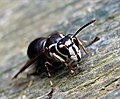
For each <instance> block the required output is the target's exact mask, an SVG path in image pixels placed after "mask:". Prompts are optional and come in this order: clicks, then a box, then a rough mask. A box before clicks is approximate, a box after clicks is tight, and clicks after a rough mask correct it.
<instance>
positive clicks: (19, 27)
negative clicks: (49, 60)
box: [0, 0, 120, 99]
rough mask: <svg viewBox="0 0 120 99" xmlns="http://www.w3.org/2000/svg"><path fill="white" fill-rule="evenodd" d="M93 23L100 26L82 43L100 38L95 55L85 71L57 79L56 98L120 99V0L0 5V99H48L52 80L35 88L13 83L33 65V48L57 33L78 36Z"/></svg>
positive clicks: (25, 0)
mask: <svg viewBox="0 0 120 99" xmlns="http://www.w3.org/2000/svg"><path fill="white" fill-rule="evenodd" d="M92 19H96V23H95V24H94V25H92V26H89V27H88V28H86V29H84V30H83V31H82V32H81V34H80V35H78V38H80V39H85V40H88V41H89V40H92V39H93V38H94V37H95V36H96V35H98V36H99V37H100V38H101V39H100V40H99V41H98V42H96V43H95V44H93V45H91V46H89V47H87V50H88V51H89V53H90V55H89V56H88V57H87V58H84V61H82V63H81V64H80V65H78V68H80V69H82V72H79V69H77V70H78V71H77V70H76V74H75V76H74V77H71V76H70V75H69V73H68V72H67V73H66V71H67V69H66V71H61V72H60V73H58V74H57V75H54V78H53V82H54V83H55V87H56V91H55V93H54V96H53V99H66V98H68V99H85V98H88V97H89V98H91V99H93V98H109V99H110V97H112V98H111V99H113V98H118V97H120V89H119V88H120V87H119V84H120V67H119V66H120V0H64V1H61V0H0V99H29V98H36V97H38V98H43V99H44V97H45V96H46V93H48V92H49V90H50V84H49V82H48V79H47V77H45V78H39V79H37V80H35V82H34V83H33V85H32V86H31V87H30V88H27V87H26V85H27V83H25V82H27V81H26V80H25V79H24V78H21V79H19V80H18V81H17V83H19V84H17V85H14V83H16V82H11V78H12V77H13V75H14V74H15V73H17V72H18V71H19V69H20V68H21V66H22V65H23V64H24V63H25V62H26V61H27V60H28V57H27V54H26V51H27V47H28V45H29V43H30V42H31V41H32V40H34V39H35V38H37V37H41V36H43V37H47V36H48V35H49V34H50V33H51V32H52V31H55V30H57V31H59V32H62V33H63V34H69V33H75V31H76V30H77V29H78V28H80V27H81V26H82V25H84V24H86V23H87V22H89V21H91V20H92ZM65 73H66V75H65V76H64V74H65Z"/></svg>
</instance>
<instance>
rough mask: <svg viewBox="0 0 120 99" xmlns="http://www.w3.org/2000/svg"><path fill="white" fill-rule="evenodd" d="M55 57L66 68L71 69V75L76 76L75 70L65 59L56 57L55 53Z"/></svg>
mask: <svg viewBox="0 0 120 99" xmlns="http://www.w3.org/2000/svg"><path fill="white" fill-rule="evenodd" d="M53 56H54V57H55V58H57V59H59V60H60V61H61V62H63V63H64V64H65V65H66V67H67V68H68V69H69V71H70V73H71V74H74V70H73V68H72V67H71V65H69V64H68V63H67V62H66V61H65V60H64V59H63V58H61V57H60V56H58V55H56V54H55V53H53Z"/></svg>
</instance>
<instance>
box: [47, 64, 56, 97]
mask: <svg viewBox="0 0 120 99" xmlns="http://www.w3.org/2000/svg"><path fill="white" fill-rule="evenodd" d="M48 65H51V64H50V63H49V62H45V67H46V71H47V75H48V78H49V82H50V85H51V87H52V89H51V91H50V92H49V94H48V99H51V98H52V95H53V92H54V88H53V82H52V81H51V79H50V78H51V74H50V71H49V68H48Z"/></svg>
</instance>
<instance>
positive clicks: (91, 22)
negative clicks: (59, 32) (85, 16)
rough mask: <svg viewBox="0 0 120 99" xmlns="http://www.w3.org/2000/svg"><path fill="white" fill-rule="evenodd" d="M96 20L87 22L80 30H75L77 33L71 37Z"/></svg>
mask: <svg viewBox="0 0 120 99" xmlns="http://www.w3.org/2000/svg"><path fill="white" fill-rule="evenodd" d="M95 21H96V20H92V21H90V22H88V23H87V24H85V25H83V26H82V27H81V28H80V29H78V30H77V32H75V34H73V37H75V36H76V35H77V34H78V33H79V32H80V31H81V30H82V29H84V28H85V27H87V26H88V25H90V24H92V23H94V22H95Z"/></svg>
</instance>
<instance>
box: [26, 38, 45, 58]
mask: <svg viewBox="0 0 120 99" xmlns="http://www.w3.org/2000/svg"><path fill="white" fill-rule="evenodd" d="M45 42H46V38H44V37H40V38H37V39H35V40H33V41H32V42H31V43H30V45H29V46H28V50H27V55H28V57H29V58H30V59H31V58H33V57H35V56H36V55H37V54H38V53H40V52H42V51H43V50H44V49H45V48H44V44H45Z"/></svg>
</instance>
